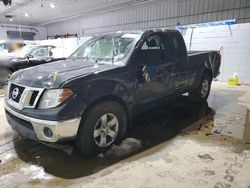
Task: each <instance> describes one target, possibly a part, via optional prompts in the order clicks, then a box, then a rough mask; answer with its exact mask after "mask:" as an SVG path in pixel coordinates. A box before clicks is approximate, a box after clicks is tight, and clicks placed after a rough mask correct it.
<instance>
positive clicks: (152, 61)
mask: <svg viewBox="0 0 250 188" xmlns="http://www.w3.org/2000/svg"><path fill="white" fill-rule="evenodd" d="M164 51H165V46H164V41H163V40H162V37H161V35H151V36H149V37H148V38H147V39H146V40H145V41H144V43H143V45H142V46H141V49H140V56H141V60H142V61H143V63H144V64H146V65H157V64H160V63H161V62H162V60H164Z"/></svg>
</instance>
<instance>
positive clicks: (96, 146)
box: [76, 101, 127, 156]
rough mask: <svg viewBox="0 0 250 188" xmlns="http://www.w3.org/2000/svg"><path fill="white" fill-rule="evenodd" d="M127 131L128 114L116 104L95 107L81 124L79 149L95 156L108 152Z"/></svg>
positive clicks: (105, 103)
mask: <svg viewBox="0 0 250 188" xmlns="http://www.w3.org/2000/svg"><path fill="white" fill-rule="evenodd" d="M126 130H127V114H126V112H125V110H124V108H123V107H122V106H121V105H120V104H119V103H116V102H113V101H107V102H102V103H99V104H97V105H95V106H93V107H92V108H91V109H90V110H89V112H88V113H87V115H86V116H85V120H84V121H83V122H82V123H81V125H80V128H79V131H78V136H77V143H76V144H77V147H78V149H79V150H80V151H81V153H82V154H84V155H88V156H93V155H97V154H99V153H102V152H106V151H107V150H108V149H110V148H111V147H112V145H113V144H114V143H118V142H120V141H121V140H122V139H123V138H124V136H125V133H126Z"/></svg>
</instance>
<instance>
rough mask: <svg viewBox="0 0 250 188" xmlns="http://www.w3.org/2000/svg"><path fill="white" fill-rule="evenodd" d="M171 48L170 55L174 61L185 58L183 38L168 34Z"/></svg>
mask: <svg viewBox="0 0 250 188" xmlns="http://www.w3.org/2000/svg"><path fill="white" fill-rule="evenodd" d="M168 35H169V37H170V41H171V46H172V55H173V56H174V58H176V59H180V58H183V57H186V56H187V51H186V46H185V43H184V40H183V38H182V37H181V35H180V34H178V33H169V34H168Z"/></svg>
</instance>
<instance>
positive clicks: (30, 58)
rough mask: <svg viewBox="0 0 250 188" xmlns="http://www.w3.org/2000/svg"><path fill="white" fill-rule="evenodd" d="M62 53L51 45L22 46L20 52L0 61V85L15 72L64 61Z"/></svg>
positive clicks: (61, 50) (58, 48) (62, 50)
mask: <svg viewBox="0 0 250 188" xmlns="http://www.w3.org/2000/svg"><path fill="white" fill-rule="evenodd" d="M64 51H65V49H64V48H63V47H56V46H53V45H27V46H24V47H23V48H22V49H21V50H20V51H17V52H15V53H12V55H11V56H10V57H9V58H8V59H6V60H2V61H0V83H1V84H5V83H6V81H7V80H8V79H9V77H10V75H11V74H12V73H13V72H15V71H17V70H20V69H25V68H29V67H33V66H37V65H41V64H46V63H50V62H54V61H59V60H64V59H65V58H66V57H65V55H64V54H65V53H64Z"/></svg>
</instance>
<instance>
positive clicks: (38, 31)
mask: <svg viewBox="0 0 250 188" xmlns="http://www.w3.org/2000/svg"><path fill="white" fill-rule="evenodd" d="M7 31H24V32H34V33H35V36H34V40H44V39H47V28H46V27H33V26H25V25H15V24H1V23H0V40H6V39H7Z"/></svg>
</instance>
